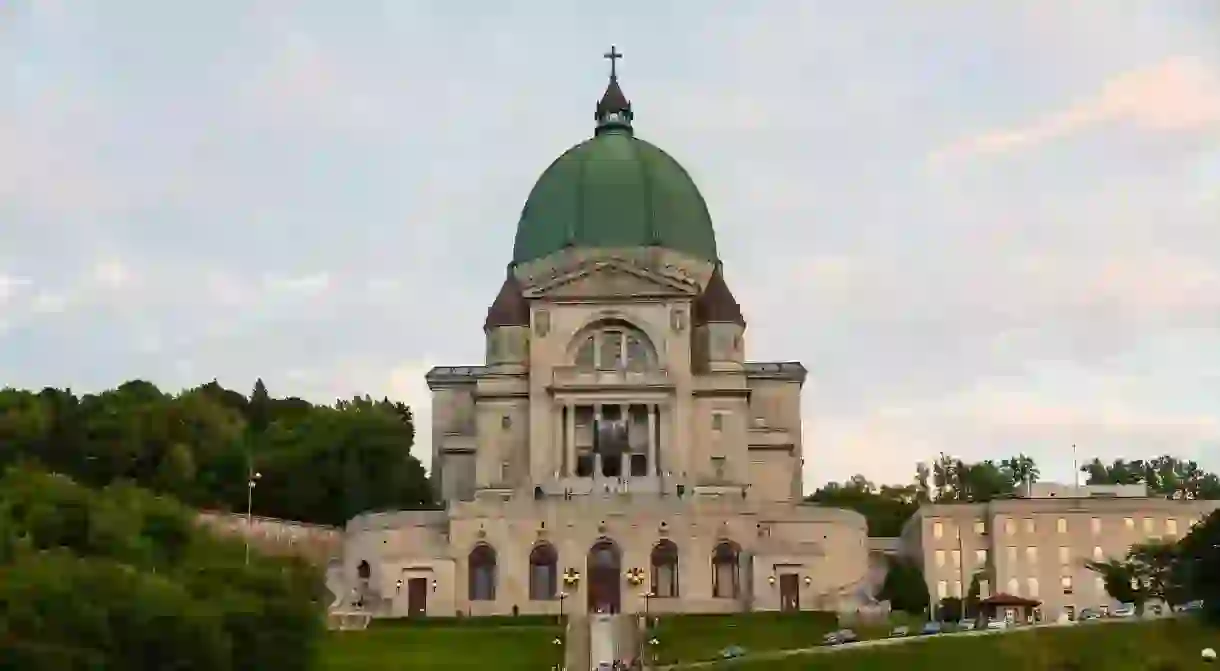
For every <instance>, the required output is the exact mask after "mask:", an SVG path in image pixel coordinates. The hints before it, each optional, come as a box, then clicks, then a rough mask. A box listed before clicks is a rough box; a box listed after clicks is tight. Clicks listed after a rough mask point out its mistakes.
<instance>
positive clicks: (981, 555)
mask: <svg viewBox="0 0 1220 671" xmlns="http://www.w3.org/2000/svg"><path fill="white" fill-rule="evenodd" d="M974 563H975V564H978V565H979V566H982V565H984V564H986V563H987V551H986V550H975V551H974Z"/></svg>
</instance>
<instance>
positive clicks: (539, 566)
mask: <svg viewBox="0 0 1220 671" xmlns="http://www.w3.org/2000/svg"><path fill="white" fill-rule="evenodd" d="M558 567H559V553H557V552H556V551H555V546H553V545H551V544H550V543H539V544H538V545H535V546H534V549H533V551H532V552H530V600H531V601H549V600H551V599H554V598H555V596H556V595H557V594H558V593H559V572H558V571H559V568H558Z"/></svg>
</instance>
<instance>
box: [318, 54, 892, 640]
mask: <svg viewBox="0 0 1220 671" xmlns="http://www.w3.org/2000/svg"><path fill="white" fill-rule="evenodd" d="M608 56H610V57H611V65H612V68H611V75H610V80H609V84H608V86H607V88H606V91H605V93H604V95H603V96H602V98H601V100H600V101H599V102H598V103H597V106H596V115H595V122H596V125H595V128H594V132H593V136H592V137H591V138H589V139H587V140H585V141H583V142H581V143H580V144H577V145H576V146H574V147H572V148H571V149H569V150H568V151H566V152H564V153H563V154H562V155H561V156H560V157H559V158H557V159H556V160H555V161H554V162H553V163H552V164H551V165H550V166H549V167H547V168H546V170H545V171H543V173H542V176H541V177H540V178H539V179H538V181H537V183H536V185H535V186H534V188H533V190H532V191H531V193H530V194H529V197H528V199H527V200H526V202H525V206H524V208H522V211H521V216H520V220H519V222H518V224H517V233H516V240H515V244H514V247H513V256H512V262H511V263H510V264H509V265H508V270H507V273H506V275H505V278H504V283H503V284H502V285H501V287H500V289H499V293H498V294H497V295H496V296H495V299H494V301H492V304H491V307H490V309H489V310H488V311H487V320H486V323H485V325H484V331H485V333H486V343H487V350H486V362H485V363H484V364H483V365H470V366H445V367H438V368H434V369H433V370H432V371H430V372H429V373H428V375H427V381H428V385H429V387H430V388H431V389H432V392H433V402H432V425H433V445H432V476H433V479H434V482H435V485H436V487H437V489H438V495H439V497H440V499H442V500H443V501H444V503H445V509H444V510H442V511H401V512H386V513H370V514H366V515H361V516H359V517H357V518H354V519H352V520H351V521H350V522H349V523H348V525H347V529H346V532H345V538H344V549H343V562H342V566H341V567H338V568H336V569H335V571H334V572H333V575H332V576H331V578H330V579H331V581H332V583H334V582H336V581H337V582H338V583H339V584H340V586H341V589H339V590H336V591H337V592H341V593H343V594H347V595H348V596H346V597H341V598H340V599H339V601H338V602H336V607H344V608H353V607H357V608H362V609H365V610H367V611H368V612H370V613H372V614H373V615H374V616H386V617H402V616H454V615H457V614H460V615H510V614H518V613H519V614H542V613H555V614H558V613H560V612H561V611H562V610H563V609H565V608H566V609H568V611H567V612H569V613H574V612H581V613H583V612H591V613H595V612H608V613H615V612H644V611H646V610H651V611H652V612H733V611H751V610H797V609H854V608H855V607H856V606H857V605H859V604H861V603H863V602H866V601H868V600H869V599H870V589H869V586H870V583H871V581H870V576H869V571H868V542H867V531H866V528H865V520H864V518H863V517H862V516H860V515H858V514H857V513H855V512H852V511H847V510H839V509H832V508H823V507H819V506H815V505H811V504H805V503H803V502H802V501H801V495H802V476H801V471H802V469H801V466H802V463H803V462H804V459H805V458H806V454H805V446H804V444H803V442H802V437H801V416H800V405H801V403H800V397H801V387H802V384H803V383H804V381H805V377H806V370H805V368H804V367H803V366H802V365H801V364H800V363H796V362H786V361H750V360H748V359H747V358H746V321H745V319H744V317H743V316H742V311H741V308H740V306H739V305H738V303H737V301H736V300H735V299H734V298H733V293H732V291H731V290H730V285H729V282H728V279H729V277H730V276H731V275H730V274H728V273H727V272H726V271H727V269H726V268H724V267H723V266H722V264H721V263H720V260H719V255H718V252H717V247H716V236H715V232H714V230H713V226H712V217H711V214H710V213H709V212H708V208H707V205H706V203H705V202H704V199H703V197H702V196H701V195H700V192H699V189H698V188H697V187H696V185H695V183H694V181H693V180H692V179H691V177H690V175H689V174H688V173H687V171H686V170H685V169H683V167H682V166H681V165H680V164H679V163H678V162H677V161H675V160H674V159H673V158H672V157H671V156H670V155H669V154H667V153H665V152H664V151H662V150H661V149H660V148H658V147H657V146H655V145H653V144H650V143H649V142H647V141H645V140H642V139H640V138H639V137H637V136H636V134H635V130H634V127H633V124H634V121H635V119H634V114H633V111H632V105H631V103H630V102H629V101H628V99H627V98H626V96H625V95H624V94H623V91H622V89H621V88H620V85H619V81H618V77H617V73H616V72H615V70H614V67H613V65H614V63H615V58H616V57H617V56H618V54H617V53H615V52H614V51H613V50H612V52H611V54H608Z"/></svg>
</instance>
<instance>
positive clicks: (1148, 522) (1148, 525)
mask: <svg viewBox="0 0 1220 671" xmlns="http://www.w3.org/2000/svg"><path fill="white" fill-rule="evenodd" d="M1144 533H1146V534H1150V533H1152V518H1151V517H1145V518H1144Z"/></svg>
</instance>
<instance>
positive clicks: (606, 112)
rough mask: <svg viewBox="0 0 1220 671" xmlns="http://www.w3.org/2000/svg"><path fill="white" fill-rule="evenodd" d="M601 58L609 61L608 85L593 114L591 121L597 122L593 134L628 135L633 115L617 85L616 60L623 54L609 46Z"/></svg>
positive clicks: (628, 103)
mask: <svg viewBox="0 0 1220 671" xmlns="http://www.w3.org/2000/svg"><path fill="white" fill-rule="evenodd" d="M602 57H603V58H605V59H606V60H608V61H610V83H608V84H606V92H605V93H603V94H602V99H601V100H600V101H599V102H598V103H597V110H596V111H595V112H594V114H593V119H594V120H595V121H597V129H596V130H595V131H594V134H595V135H601V134H602V133H603V132H606V131H611V130H617V131H620V132H621V131H626V132H627V133H630V132H631V121H632V119H634V118H635V115H634V114H632V112H631V101H629V100H627V96H625V95H623V89H622V88H620V87H619V85H618V59H620V58H622V57H623V53H622V52H621V51H619V50H618V47H616V46H614V45H610V51H608V52H606V53H605V54H604V55H603V56H602Z"/></svg>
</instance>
